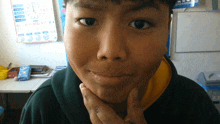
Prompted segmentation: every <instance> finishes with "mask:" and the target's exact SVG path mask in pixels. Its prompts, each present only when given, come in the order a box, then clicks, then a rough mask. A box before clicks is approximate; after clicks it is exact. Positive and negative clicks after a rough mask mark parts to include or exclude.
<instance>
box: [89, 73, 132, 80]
mask: <svg viewBox="0 0 220 124" xmlns="http://www.w3.org/2000/svg"><path fill="white" fill-rule="evenodd" d="M91 73H93V74H95V75H99V76H102V77H109V78H111V77H112V78H113V77H123V76H131V74H125V73H117V72H115V73H103V72H93V71H91Z"/></svg>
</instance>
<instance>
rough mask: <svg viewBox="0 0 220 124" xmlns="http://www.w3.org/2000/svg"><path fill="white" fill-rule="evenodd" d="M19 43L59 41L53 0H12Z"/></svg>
mask: <svg viewBox="0 0 220 124" xmlns="http://www.w3.org/2000/svg"><path fill="white" fill-rule="evenodd" d="M11 7H12V13H13V16H14V23H15V30H16V35H17V42H18V43H41V42H54V41H57V29H56V24H55V18H54V10H53V1H52V0H28V1H27V0H11Z"/></svg>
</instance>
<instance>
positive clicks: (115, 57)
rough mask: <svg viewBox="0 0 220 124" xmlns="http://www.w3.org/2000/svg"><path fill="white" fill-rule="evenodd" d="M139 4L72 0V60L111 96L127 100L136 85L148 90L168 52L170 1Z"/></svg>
mask: <svg viewBox="0 0 220 124" xmlns="http://www.w3.org/2000/svg"><path fill="white" fill-rule="evenodd" d="M82 1H83V2H82ZM137 5H138V4H137V3H133V2H130V1H123V2H122V3H121V4H120V5H116V4H115V3H111V2H105V1H104V0H81V1H78V0H77V1H75V2H73V3H69V4H68V5H67V14H66V30H65V40H64V42H65V47H66V51H67V55H68V59H69V63H70V65H71V67H72V68H73V70H74V71H75V73H76V74H77V75H78V77H79V78H80V80H81V81H82V82H83V83H84V84H85V85H86V87H87V88H89V89H90V90H91V91H92V92H93V93H94V94H95V95H97V96H98V97H99V98H100V99H102V100H103V101H105V102H109V103H119V102H123V101H125V100H126V98H127V96H128V94H129V92H130V91H131V89H132V88H134V87H137V88H138V89H139V91H142V92H143V91H144V90H146V87H147V83H148V81H149V79H150V78H151V77H152V76H153V75H154V73H155V72H156V70H157V69H158V67H159V65H160V63H161V61H162V58H163V56H164V55H165V54H166V52H167V48H166V43H167V39H168V34H169V23H170V19H169V16H168V14H169V6H168V5H165V4H161V3H158V7H159V9H156V8H153V7H146V8H143V9H140V10H132V8H134V7H135V6H137ZM138 8H140V7H138ZM73 83H74V82H73Z"/></svg>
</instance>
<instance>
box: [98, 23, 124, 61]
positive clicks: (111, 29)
mask: <svg viewBox="0 0 220 124" xmlns="http://www.w3.org/2000/svg"><path fill="white" fill-rule="evenodd" d="M105 29H106V30H104V31H102V32H100V44H99V50H98V53H97V58H98V59H99V60H110V61H115V60H116V61H123V60H125V59H126V58H127V50H126V49H127V48H126V40H125V39H126V38H124V37H123V34H122V33H123V32H122V30H121V29H119V27H116V26H109V25H108V28H105Z"/></svg>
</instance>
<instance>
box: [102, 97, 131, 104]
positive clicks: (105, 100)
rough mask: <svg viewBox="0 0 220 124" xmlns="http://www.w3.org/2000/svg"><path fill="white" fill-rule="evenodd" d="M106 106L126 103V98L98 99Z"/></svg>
mask: <svg viewBox="0 0 220 124" xmlns="http://www.w3.org/2000/svg"><path fill="white" fill-rule="evenodd" d="M99 98H100V99H101V100H102V101H103V102H104V103H106V104H117V103H124V102H127V97H118V96H115V97H113V96H111V97H108V96H101V97H99Z"/></svg>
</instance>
